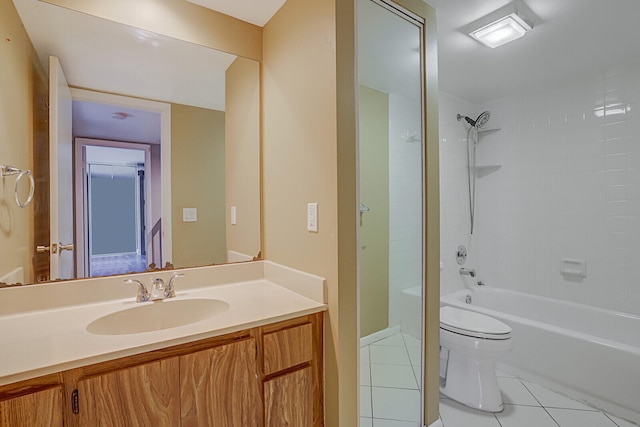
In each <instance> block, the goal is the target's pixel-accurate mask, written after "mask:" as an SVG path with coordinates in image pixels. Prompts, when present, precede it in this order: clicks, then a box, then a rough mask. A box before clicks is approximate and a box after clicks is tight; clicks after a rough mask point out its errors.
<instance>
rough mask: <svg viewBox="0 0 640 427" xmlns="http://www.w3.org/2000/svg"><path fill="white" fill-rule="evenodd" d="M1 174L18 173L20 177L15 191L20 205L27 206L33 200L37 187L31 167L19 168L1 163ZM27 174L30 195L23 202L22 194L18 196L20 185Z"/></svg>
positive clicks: (17, 179)
mask: <svg viewBox="0 0 640 427" xmlns="http://www.w3.org/2000/svg"><path fill="white" fill-rule="evenodd" d="M0 175H2V176H11V175H18V177H17V178H16V182H15V185H14V187H13V193H14V197H15V200H16V203H17V204H18V206H20V207H21V208H26V207H27V206H28V205H29V203H31V200H33V194H34V192H35V189H36V183H35V181H34V179H33V174H32V173H31V171H30V170H29V169H18V168H16V167H14V166H9V165H0ZM25 176H27V177H29V195H28V196H27V199H26V200H25V201H24V202H21V201H20V196H18V186H19V185H20V181H22V179H23V178H24V177H25Z"/></svg>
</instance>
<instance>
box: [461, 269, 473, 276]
mask: <svg viewBox="0 0 640 427" xmlns="http://www.w3.org/2000/svg"><path fill="white" fill-rule="evenodd" d="M460 275H461V276H471V277H476V269H475V268H461V269H460Z"/></svg>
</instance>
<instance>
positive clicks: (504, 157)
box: [441, 63, 640, 314]
mask: <svg viewBox="0 0 640 427" xmlns="http://www.w3.org/2000/svg"><path fill="white" fill-rule="evenodd" d="M452 98H453V97H451V96H449V95H446V94H442V95H441V129H443V130H444V132H451V135H453V134H454V132H453V130H449V128H451V129H453V128H454V127H455V126H456V125H459V126H460V127H462V124H460V123H457V122H456V123H454V124H453V126H451V125H450V124H447V123H445V121H446V120H452V119H453V120H455V112H454V113H453V115H452V118H451V117H448V116H449V115H451V113H450V112H447V111H446V109H445V108H442V107H443V106H445V107H446V105H447V103H448V102H450V101H451V99H452ZM453 99H454V100H455V98H453ZM638 100H640V63H637V64H631V65H627V66H623V67H617V68H611V69H608V70H606V71H605V72H602V73H598V74H591V75H586V76H577V77H576V78H575V79H574V80H572V81H571V82H567V83H566V84H564V85H562V86H561V87H558V88H553V89H549V90H546V91H539V92H537V93H536V94H534V95H529V96H525V95H522V96H511V97H508V98H503V99H499V100H495V101H491V102H488V103H486V104H484V105H479V106H476V107H475V108H474V109H475V111H474V113H479V112H480V111H483V110H490V111H491V114H492V116H491V120H490V122H489V124H488V125H487V128H496V127H499V128H501V130H500V131H498V132H496V133H493V134H487V135H486V136H484V137H482V138H481V140H480V142H479V144H478V148H477V150H478V165H495V166H500V168H499V169H496V168H492V169H486V170H485V172H488V173H487V174H486V175H484V176H482V177H478V181H477V182H478V187H477V189H478V193H477V201H476V233H475V234H474V236H473V238H472V241H471V242H470V246H471V248H470V249H471V251H472V252H473V256H474V264H475V265H474V267H475V268H476V269H477V270H478V273H479V277H478V278H479V279H480V280H482V281H484V282H485V283H486V284H488V285H492V286H496V287H501V288H507V289H513V290H518V291H523V292H527V293H533V294H537V295H542V296H548V297H553V298H557V299H562V300H568V301H574V302H578V303H584V304H588V305H592V306H598V307H603V308H608V309H614V310H620V311H625V312H630V313H636V314H640V278H639V275H638V274H637V272H636V268H637V265H639V261H640V114H639V113H640V112H639V111H638V109H639V108H640V105H639V104H638ZM443 101H444V102H443ZM451 103H454V102H451ZM456 103H457V104H458V105H456V107H458V106H464V105H463V104H464V102H462V101H460V100H456ZM454 104H455V103H454ZM445 115H446V117H445ZM442 137H447V136H446V134H442V135H441V139H442ZM447 139H448V138H447ZM449 143H450V141H447V143H444V142H443V141H441V149H442V151H443V154H442V155H441V168H442V169H443V172H442V175H443V182H442V184H441V191H442V196H441V200H442V205H443V208H442V209H443V211H444V212H443V221H448V220H447V219H446V218H444V215H445V214H446V212H447V211H454V210H455V209H457V208H458V207H454V206H453V202H450V201H448V200H447V197H448V196H447V194H448V193H452V194H454V193H459V192H461V191H462V190H461V189H460V184H459V181H460V180H462V179H463V178H464V177H466V170H465V169H464V165H465V162H466V160H465V158H464V155H465V154H464V151H462V152H461V153H458V150H457V148H458V147H459V146H460V145H463V144H458V143H455V147H454V148H452V147H447V144H449ZM451 145H454V144H451ZM443 146H444V147H443ZM447 150H448V151H447ZM453 151H455V152H456V155H455V157H457V163H456V161H453V158H454V156H453V155H451V158H448V156H447V154H448V152H453ZM454 163H455V166H452V164H454ZM460 164H462V165H463V167H462V169H460V167H459V166H460ZM450 167H451V168H455V169H451V170H449V171H447V170H446V169H448V168H450ZM448 174H451V175H453V177H452V178H450V179H449V178H447V175H448ZM461 175H462V177H461ZM465 190H466V189H465ZM462 195H463V196H464V197H466V191H464V192H463V193H462ZM465 200H466V199H465ZM454 208H455V209H454ZM464 208H465V212H466V209H468V207H467V206H466V204H465V205H464ZM455 216H456V215H455V214H453V217H454V219H452V221H456V224H457V225H455V226H454V227H452V226H451V224H449V226H448V228H444V227H443V244H449V245H452V244H454V243H453V241H454V240H462V239H463V238H464V237H465V236H466V237H467V238H468V233H467V234H465V233H461V235H458V236H455V237H454V236H453V234H452V233H454V231H452V229H453V228H455V227H457V226H458V225H460V226H461V225H462V223H463V222H464V221H465V220H464V219H463V218H455ZM467 221H468V220H467ZM465 231H466V230H465ZM450 241H451V242H450ZM448 242H450V243H448ZM456 243H457V242H456ZM449 252H450V248H446V252H443V254H445V255H446V256H448V253H449ZM563 258H568V259H578V260H584V261H586V277H583V278H582V277H578V276H574V275H570V276H563V275H562V274H561V273H560V268H561V259H563ZM443 277H447V275H446V274H443ZM442 287H443V293H444V292H445V289H446V290H449V289H448V288H446V285H444V284H443V285H442ZM458 288H459V287H458ZM451 290H455V289H451Z"/></svg>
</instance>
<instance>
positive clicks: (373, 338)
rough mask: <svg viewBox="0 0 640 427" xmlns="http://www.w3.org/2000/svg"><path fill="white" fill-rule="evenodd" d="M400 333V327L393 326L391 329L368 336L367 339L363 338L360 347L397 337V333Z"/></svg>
mask: <svg viewBox="0 0 640 427" xmlns="http://www.w3.org/2000/svg"><path fill="white" fill-rule="evenodd" d="M399 332H400V326H392V327H390V328H386V329H383V330H381V331H378V332H374V333H372V334H370V335H367V336H366V337H362V338H360V347H363V346H365V345H369V344H371V343H374V342H376V341H379V340H381V339H383V338H387V337H390V336H392V335H395V334H397V333H399Z"/></svg>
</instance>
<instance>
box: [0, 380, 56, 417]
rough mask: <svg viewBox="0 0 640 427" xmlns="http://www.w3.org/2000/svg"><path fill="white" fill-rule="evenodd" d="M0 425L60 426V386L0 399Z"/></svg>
mask: <svg viewBox="0 0 640 427" xmlns="http://www.w3.org/2000/svg"><path fill="white" fill-rule="evenodd" d="M0 396H2V395H1V394H0ZM0 425H1V426H29V427H62V425H63V415H62V387H61V386H54V387H52V388H49V389H44V390H41V391H33V392H29V393H28V394H24V395H21V396H16V397H9V398H6V399H4V400H1V401H0Z"/></svg>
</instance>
